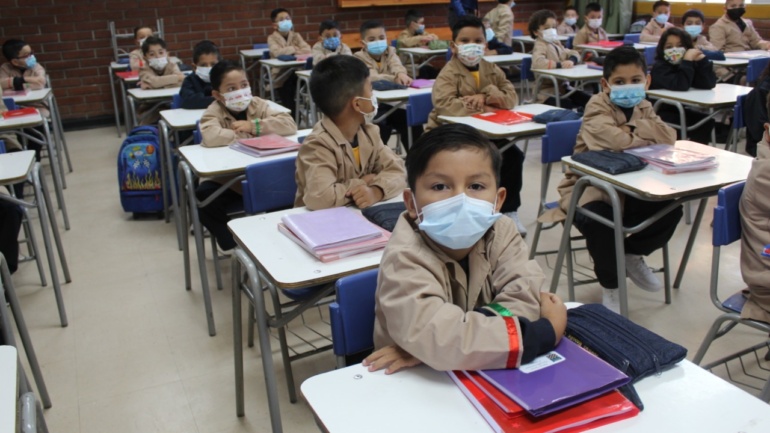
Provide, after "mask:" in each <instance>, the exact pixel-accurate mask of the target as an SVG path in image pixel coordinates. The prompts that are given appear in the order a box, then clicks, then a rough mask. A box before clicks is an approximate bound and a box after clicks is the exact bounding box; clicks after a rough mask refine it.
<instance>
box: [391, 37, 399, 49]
mask: <svg viewBox="0 0 770 433" xmlns="http://www.w3.org/2000/svg"><path fill="white" fill-rule="evenodd" d="M390 46H391V47H393V48H398V39H391V40H390Z"/></svg>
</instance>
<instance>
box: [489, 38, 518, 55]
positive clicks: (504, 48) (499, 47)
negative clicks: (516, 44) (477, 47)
mask: <svg viewBox="0 0 770 433" xmlns="http://www.w3.org/2000/svg"><path fill="white" fill-rule="evenodd" d="M487 46H488V47H489V49H490V50H495V51H497V54H498V55H501V56H504V55H507V54H513V47H511V46H509V45H505V44H504V43H502V42H500V41H498V40H497V38H492V40H491V41H489V42H487Z"/></svg>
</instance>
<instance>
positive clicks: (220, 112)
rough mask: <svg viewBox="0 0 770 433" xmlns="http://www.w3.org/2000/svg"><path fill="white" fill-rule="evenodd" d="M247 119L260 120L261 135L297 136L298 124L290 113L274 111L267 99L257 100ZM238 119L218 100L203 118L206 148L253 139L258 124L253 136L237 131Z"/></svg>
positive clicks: (248, 112) (253, 100)
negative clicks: (235, 123) (238, 140)
mask: <svg viewBox="0 0 770 433" xmlns="http://www.w3.org/2000/svg"><path fill="white" fill-rule="evenodd" d="M246 119H247V120H249V121H252V122H253V121H254V119H259V127H260V135H265V134H278V135H292V134H296V133H297V124H296V123H294V119H293V118H292V117H291V114H289V113H281V112H278V111H275V110H273V109H272V108H270V106H269V105H268V104H267V102H265V101H264V100H263V99H259V98H258V97H256V96H255V97H253V98H252V99H251V103H250V104H249V107H248V108H247V109H246ZM235 121H236V119H235V116H233V115H232V113H230V110H228V109H227V108H225V105H224V104H223V103H221V102H219V101H214V102H212V103H211V105H209V108H207V109H206V111H205V112H204V113H203V117H201V135H202V136H203V143H201V145H202V146H204V147H221V146H227V145H229V144H232V143H234V142H235V140H237V139H239V138H252V137H254V136H255V134H256V133H257V129H256V125H252V131H251V133H245V132H235V131H233V130H232V124H233V122H235Z"/></svg>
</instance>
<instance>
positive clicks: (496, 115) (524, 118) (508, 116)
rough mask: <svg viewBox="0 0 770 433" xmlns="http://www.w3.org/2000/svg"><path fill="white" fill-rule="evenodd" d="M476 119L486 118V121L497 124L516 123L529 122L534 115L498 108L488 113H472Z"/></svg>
mask: <svg viewBox="0 0 770 433" xmlns="http://www.w3.org/2000/svg"><path fill="white" fill-rule="evenodd" d="M472 117H475V118H476V119H481V120H486V121H487V122H492V123H497V124H499V125H508V126H509V125H517V124H519V123H525V122H531V121H532V118H533V117H535V116H534V115H532V114H529V113H522V112H520V111H511V110H498V111H492V112H489V113H480V114H474V115H473V116H472Z"/></svg>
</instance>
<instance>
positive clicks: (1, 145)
mask: <svg viewBox="0 0 770 433" xmlns="http://www.w3.org/2000/svg"><path fill="white" fill-rule="evenodd" d="M7 151H8V150H7V149H6V148H5V140H0V155H2V154H4V153H6V152H7Z"/></svg>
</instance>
